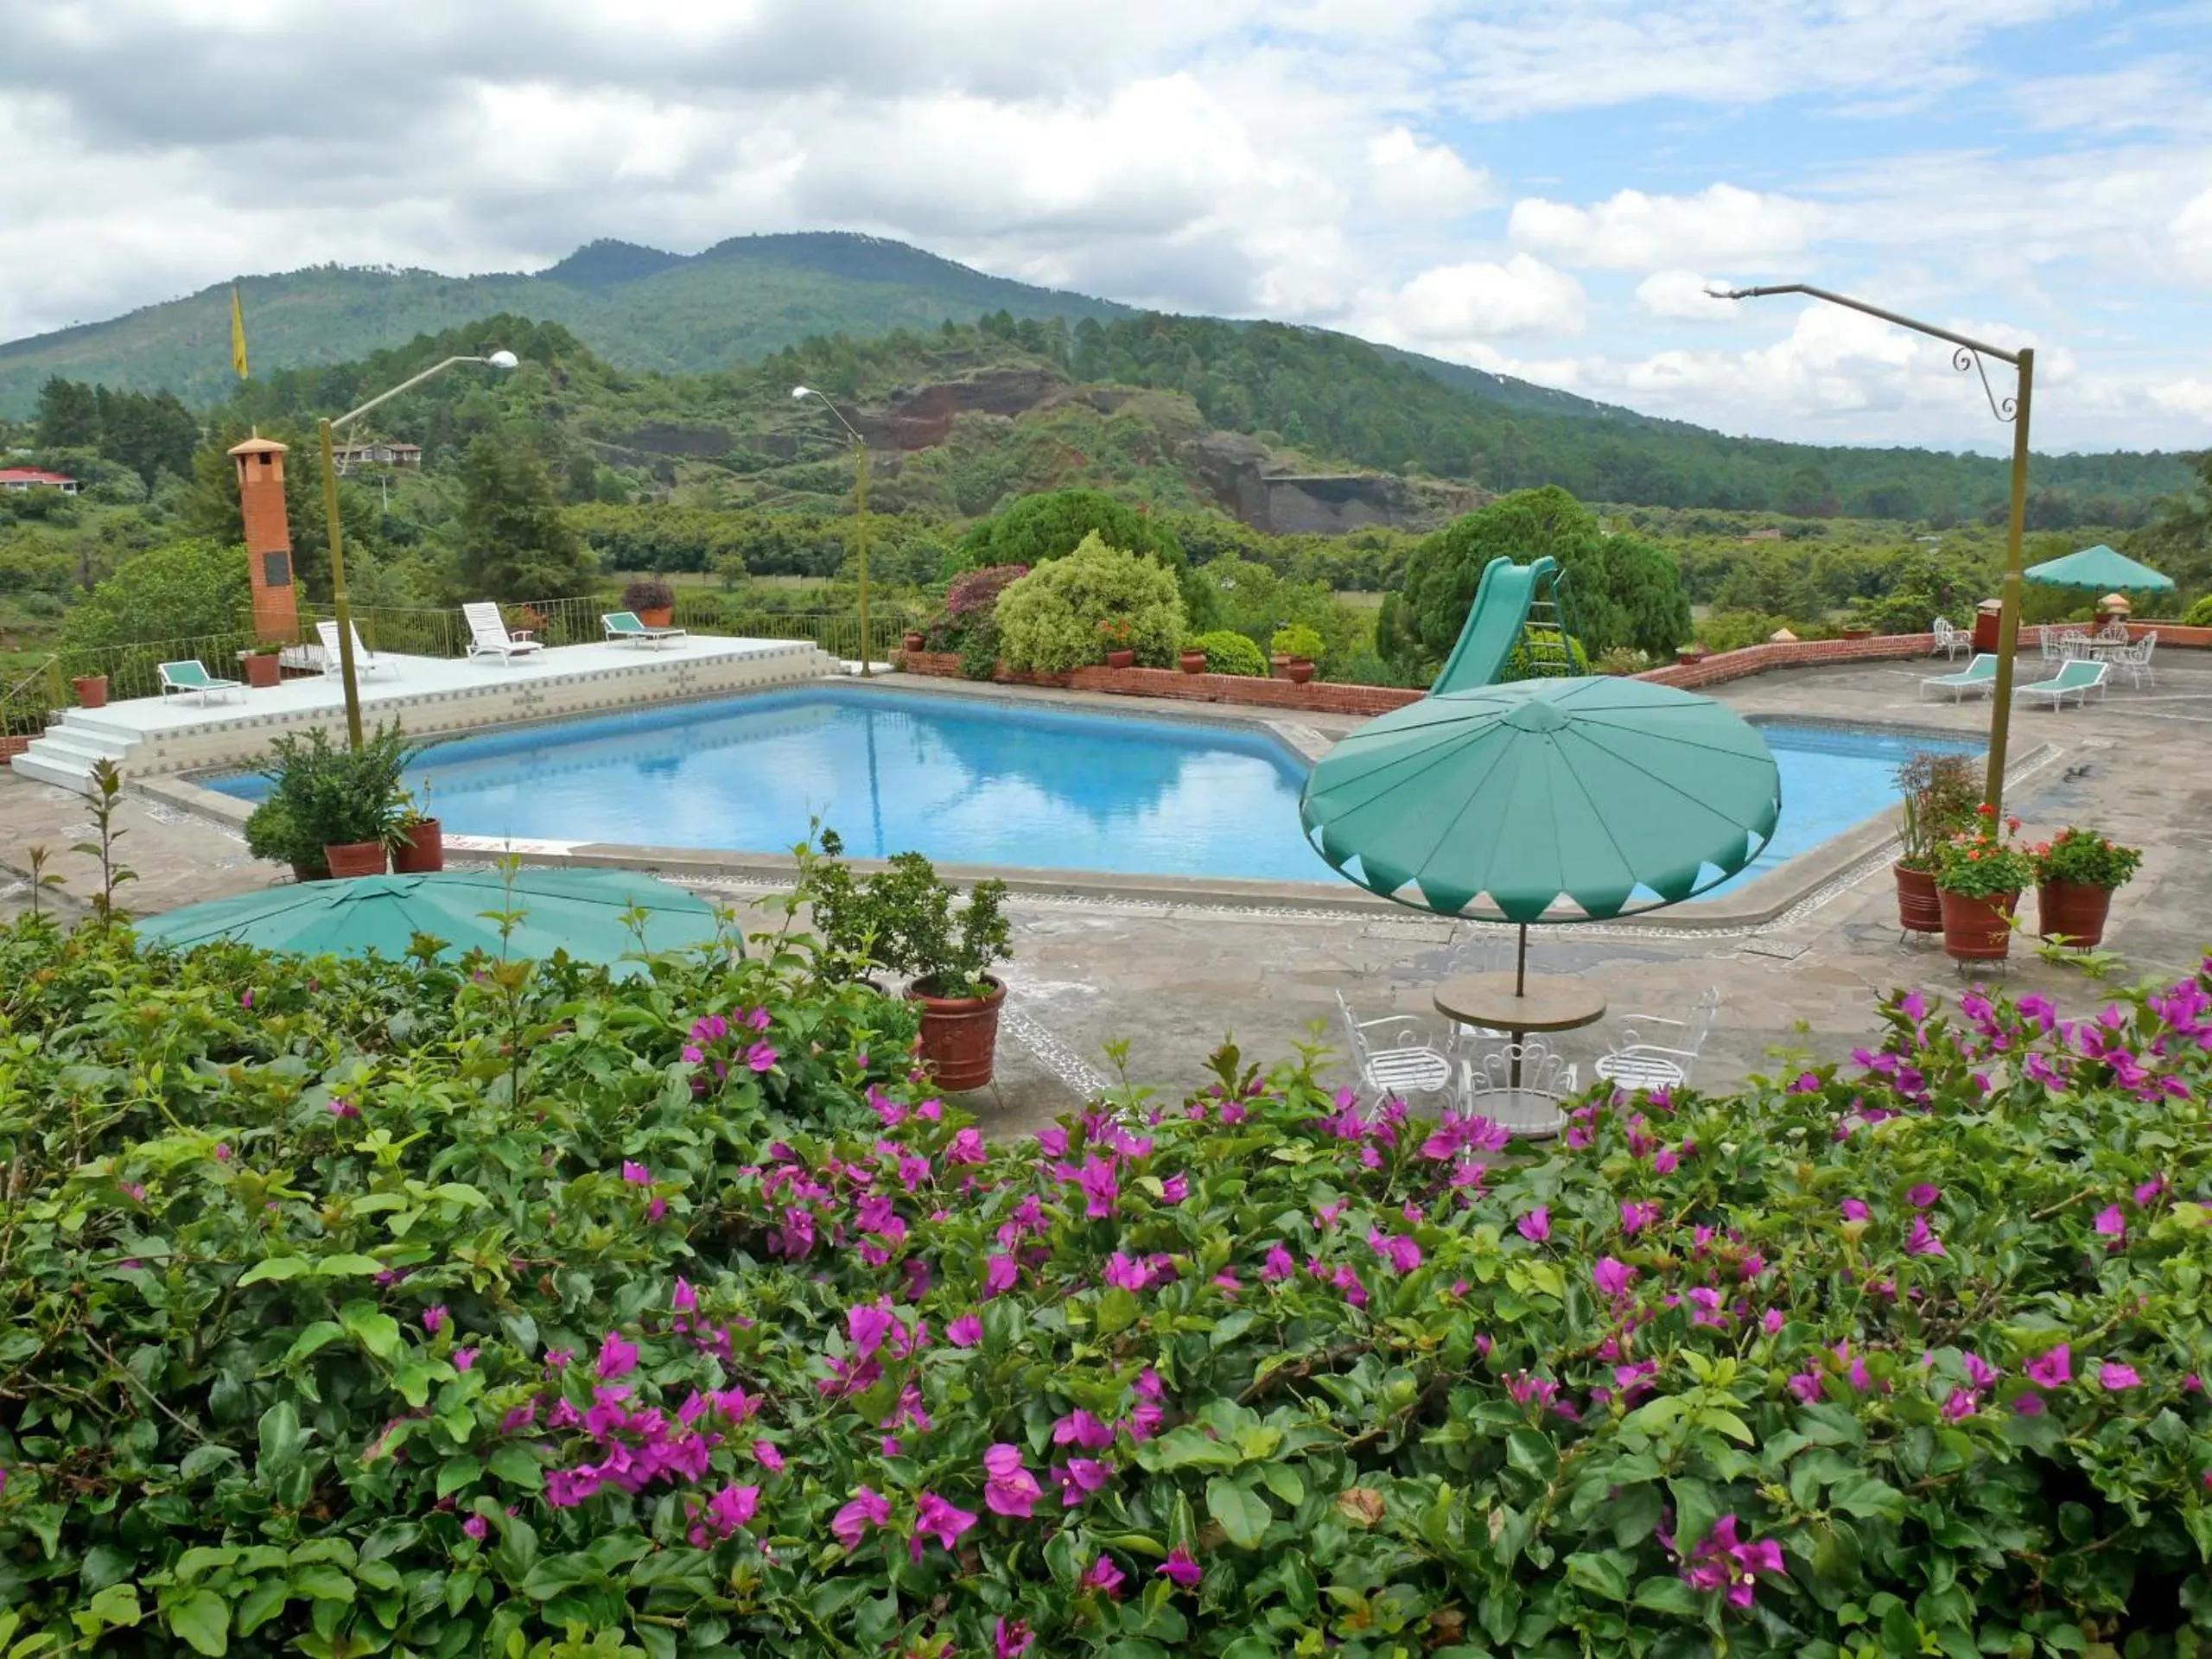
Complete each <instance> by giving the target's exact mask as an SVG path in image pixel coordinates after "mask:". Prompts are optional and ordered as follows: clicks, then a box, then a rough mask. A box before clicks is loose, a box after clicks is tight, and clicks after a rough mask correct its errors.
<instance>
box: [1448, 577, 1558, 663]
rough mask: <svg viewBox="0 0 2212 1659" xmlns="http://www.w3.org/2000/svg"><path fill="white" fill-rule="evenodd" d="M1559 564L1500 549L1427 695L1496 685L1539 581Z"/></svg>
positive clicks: (1511, 652)
mask: <svg viewBox="0 0 2212 1659" xmlns="http://www.w3.org/2000/svg"><path fill="white" fill-rule="evenodd" d="M1558 569H1559V561H1558V560H1557V559H1554V558H1552V557H1550V556H1545V557H1543V558H1540V559H1538V560H1536V561H1535V563H1531V564H1516V563H1513V561H1512V560H1511V559H1510V558H1507V557H1506V556H1504V555H1503V554H1500V555H1499V556H1497V558H1494V559H1492V560H1491V562H1490V563H1488V564H1487V565H1485V566H1484V568H1483V579H1482V582H1481V584H1480V585H1479V586H1478V587H1477V588H1476V589H1475V604H1474V608H1473V609H1472V610H1471V611H1469V612H1468V613H1467V620H1466V625H1465V626H1464V627H1462V628H1461V629H1460V630H1459V644H1458V645H1454V646H1452V654H1451V656H1449V657H1448V658H1446V659H1445V662H1444V669H1443V671H1442V672H1441V673H1440V674H1439V675H1438V676H1437V677H1436V683H1435V684H1434V685H1432V686H1431V687H1429V692H1430V695H1432V696H1433V695H1435V694H1436V693H1438V692H1441V691H1472V690H1475V689H1476V688H1477V687H1478V686H1484V685H1495V684H1496V683H1497V677H1498V676H1499V675H1500V674H1501V673H1503V671H1504V670H1505V659H1506V658H1509V657H1510V656H1512V654H1513V647H1514V646H1516V645H1519V644H1520V643H1521V634H1522V629H1523V628H1524V627H1525V626H1527V624H1528V620H1529V605H1530V604H1531V603H1532V602H1533V601H1534V600H1535V596H1536V583H1537V582H1538V581H1539V580H1540V579H1543V580H1548V579H1550V578H1551V577H1552V575H1553V574H1554V572H1555V571H1557V570H1558Z"/></svg>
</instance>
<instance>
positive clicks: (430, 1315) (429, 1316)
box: [423, 1302, 446, 1337]
mask: <svg viewBox="0 0 2212 1659" xmlns="http://www.w3.org/2000/svg"><path fill="white" fill-rule="evenodd" d="M445 1328H446V1305H445V1304H444V1303H443V1302H433V1303H432V1304H431V1305H430V1306H428V1307H426V1308H424V1309H423V1330H425V1331H427V1332H429V1333H430V1335H432V1336H434V1337H435V1336H436V1335H437V1334H438V1332H441V1331H442V1330H444V1329H445Z"/></svg>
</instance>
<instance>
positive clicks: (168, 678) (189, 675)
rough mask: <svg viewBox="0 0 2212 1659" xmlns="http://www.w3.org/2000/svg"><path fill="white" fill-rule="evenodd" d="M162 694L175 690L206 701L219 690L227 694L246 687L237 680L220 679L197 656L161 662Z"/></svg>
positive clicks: (166, 694) (182, 694) (183, 694)
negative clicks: (174, 661) (184, 660)
mask: <svg viewBox="0 0 2212 1659" xmlns="http://www.w3.org/2000/svg"><path fill="white" fill-rule="evenodd" d="M161 673H162V696H165V697H166V696H168V695H169V693H170V692H172V691H174V692H175V693H177V694H178V695H179V696H197V697H198V698H199V699H200V702H207V700H208V698H210V697H212V696H215V695H216V694H218V693H221V694H222V695H223V696H229V695H230V694H231V693H232V692H233V691H238V690H244V689H245V688H244V687H243V686H242V685H240V684H239V683H238V681H236V680H224V679H218V678H217V677H215V676H214V675H213V674H210V673H209V672H208V671H207V670H206V669H204V668H202V667H201V666H200V663H199V661H198V659H197V658H194V659H191V660H188V661H186V662H181V663H163V664H161Z"/></svg>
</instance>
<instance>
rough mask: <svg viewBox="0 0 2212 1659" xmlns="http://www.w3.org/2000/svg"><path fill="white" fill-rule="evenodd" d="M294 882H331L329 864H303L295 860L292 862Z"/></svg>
mask: <svg viewBox="0 0 2212 1659" xmlns="http://www.w3.org/2000/svg"><path fill="white" fill-rule="evenodd" d="M292 880H295V881H327V880H330V867H329V866H328V865H327V864H302V863H301V862H299V861H297V860H296V859H295V860H294V861H293V862H292Z"/></svg>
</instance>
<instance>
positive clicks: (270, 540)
mask: <svg viewBox="0 0 2212 1659" xmlns="http://www.w3.org/2000/svg"><path fill="white" fill-rule="evenodd" d="M231 459H232V460H233V461H236V462H238V505H239V507H240V508H241V509H243V510H244V512H245V562H246V574H247V575H249V576H250V577H251V579H252V582H253V631H254V632H256V633H257V634H259V635H260V636H261V638H262V639H267V640H282V641H284V642H285V643H287V644H289V643H290V642H291V641H293V640H295V639H298V638H299V634H300V607H299V597H298V589H297V588H295V587H294V586H293V583H292V529H291V525H290V524H289V522H288V521H287V520H286V518H285V517H284V446H283V444H281V443H277V442H274V441H273V440H271V439H269V438H264V437H263V436H262V435H260V434H259V433H258V432H256V433H255V434H254V435H253V436H251V437H250V438H248V439H247V440H246V441H245V442H244V443H242V444H239V445H238V447H237V448H234V449H232V451H231Z"/></svg>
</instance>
